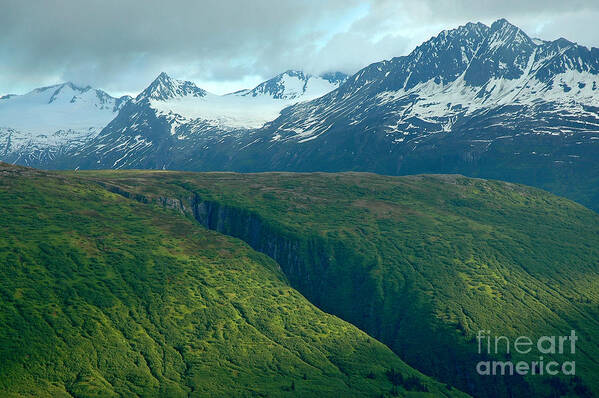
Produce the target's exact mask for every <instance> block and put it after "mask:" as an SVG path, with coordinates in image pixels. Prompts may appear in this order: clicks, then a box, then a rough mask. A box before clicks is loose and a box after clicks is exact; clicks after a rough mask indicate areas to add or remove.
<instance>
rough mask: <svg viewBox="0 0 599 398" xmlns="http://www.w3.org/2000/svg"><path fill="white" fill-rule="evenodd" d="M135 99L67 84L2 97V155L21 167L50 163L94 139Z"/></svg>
mask: <svg viewBox="0 0 599 398" xmlns="http://www.w3.org/2000/svg"><path fill="white" fill-rule="evenodd" d="M129 100H130V97H122V98H113V97H111V96H110V95H108V94H106V93H105V92H104V91H102V90H97V89H93V88H91V87H89V86H87V87H79V86H76V85H75V84H73V83H70V82H69V83H63V84H58V85H54V86H49V87H43V88H38V89H35V90H33V91H31V92H29V93H27V94H24V95H9V96H3V97H2V98H1V99H0V154H1V156H2V158H3V159H6V160H9V161H12V162H19V163H22V164H30V163H32V162H33V163H35V162H37V161H38V160H39V158H40V157H41V158H47V159H51V158H52V157H53V156H54V155H55V154H56V152H57V151H65V150H68V149H69V148H71V147H75V146H77V145H79V144H81V143H83V142H86V141H88V140H90V139H92V138H93V137H95V136H96V135H97V134H98V133H99V132H100V130H101V129H102V128H104V126H106V125H107V124H108V122H110V120H112V119H113V118H114V117H115V116H116V114H117V113H118V111H119V110H120V109H121V107H122V106H123V105H124V104H125V103H126V102H127V101H129Z"/></svg>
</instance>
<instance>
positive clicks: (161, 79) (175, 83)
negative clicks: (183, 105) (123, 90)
mask: <svg viewBox="0 0 599 398" xmlns="http://www.w3.org/2000/svg"><path fill="white" fill-rule="evenodd" d="M188 95H191V96H194V97H203V96H205V95H206V91H205V90H202V89H201V88H199V87H197V86H196V85H195V84H194V83H193V82H190V81H183V80H176V79H173V78H172V77H170V76H169V75H168V74H166V72H161V73H160V74H159V75H158V76H157V77H156V79H154V81H153V82H152V83H151V84H150V85H149V86H148V87H147V88H146V89H145V90H144V91H142V92H141V94H139V95H138V96H137V97H136V101H137V100H142V99H145V98H148V99H150V98H151V99H155V100H162V101H164V100H167V99H169V98H175V97H185V96H188Z"/></svg>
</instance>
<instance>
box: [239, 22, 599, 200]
mask: <svg viewBox="0 0 599 398" xmlns="http://www.w3.org/2000/svg"><path fill="white" fill-rule="evenodd" d="M264 153H268V156H264V155H263V154H264ZM228 167H229V168H231V169H235V170H243V171H247V170H294V171H316V170H325V171H338V170H362V171H374V172H379V173H384V174H412V173H461V174H467V175H471V176H482V177H488V178H497V179H503V180H508V181H515V182H522V183H526V184H529V185H536V186H540V187H543V188H546V189H549V190H552V191H554V192H556V193H559V194H563V195H566V196H570V197H573V198H575V199H578V200H580V201H582V202H583V203H585V204H587V205H590V206H593V207H595V208H599V49H597V48H592V49H589V48H586V47H584V46H580V45H577V44H576V43H572V42H570V41H568V40H566V39H559V40H555V41H541V40H533V39H530V38H529V37H528V36H527V35H526V33H524V32H523V31H522V30H520V29H519V28H517V27H516V26H514V25H512V24H510V23H509V22H507V21H506V20H498V21H496V22H495V23H493V24H492V25H491V26H486V25H484V24H481V23H478V24H474V23H469V24H467V25H465V26H462V27H459V28H457V29H454V30H448V31H444V32H441V33H440V34H439V35H437V36H436V37H433V38H431V39H430V40H428V41H427V42H425V43H423V44H422V45H421V46H419V47H417V48H416V49H415V50H414V51H412V52H411V53H410V54H409V55H407V56H403V57H397V58H393V59H391V60H388V61H382V62H378V63H375V64H372V65H369V66H368V67H366V68H364V69H362V70H361V71H359V72H358V73H356V74H355V75H353V76H351V77H350V78H348V80H347V81H346V83H344V84H343V85H341V86H340V87H339V89H337V90H335V91H332V92H330V93H329V94H327V95H324V96H322V97H320V98H318V99H315V100H313V101H310V102H306V103H301V104H297V105H294V106H291V107H289V108H287V109H285V110H284V111H283V112H282V114H281V116H280V117H279V118H277V119H276V120H275V121H273V122H272V123H269V124H268V125H266V126H265V127H264V128H262V129H259V130H257V131H255V132H254V133H253V134H252V137H251V140H248V142H247V146H246V147H244V148H241V149H239V151H238V152H237V153H236V154H235V155H234V160H233V161H231V162H230V163H229V165H228ZM573 192H574V194H572V193H573Z"/></svg>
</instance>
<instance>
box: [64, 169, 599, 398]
mask: <svg viewBox="0 0 599 398" xmlns="http://www.w3.org/2000/svg"><path fill="white" fill-rule="evenodd" d="M65 175H70V174H69V173H66V174H65ZM80 175H85V176H86V177H87V178H89V179H90V180H94V181H96V182H98V183H99V184H101V185H102V186H105V187H107V188H108V189H110V190H112V191H114V192H119V193H120V194H122V195H124V196H127V197H131V198H135V199H137V200H138V201H141V202H149V203H157V204H160V205H163V206H166V207H168V208H173V209H176V210H177V211H179V212H183V213H185V214H186V215H187V216H188V218H195V219H196V220H197V221H199V222H201V223H203V224H204V225H206V226H208V227H209V228H211V229H215V230H218V231H221V232H223V233H225V234H228V235H232V236H237V237H240V238H242V239H244V240H245V241H246V242H248V243H249V244H250V245H251V246H252V247H253V248H255V249H256V250H258V251H261V252H263V253H266V254H268V255H269V256H271V257H272V258H274V259H276V260H277V262H278V263H279V264H280V265H281V267H282V270H283V271H284V273H285V275H286V277H287V278H288V279H289V281H290V283H291V285H292V286H293V287H295V288H297V289H298V290H299V291H300V292H301V293H302V294H303V295H304V296H306V297H307V298H308V299H309V300H310V301H311V302H312V303H314V304H316V305H317V306H318V307H320V308H321V309H323V310H325V311H327V312H330V313H333V314H335V315H337V316H339V317H341V318H343V319H345V320H347V321H349V322H351V323H353V324H354V325H356V326H358V327H359V328H361V329H362V330H364V331H366V332H367V333H369V334H370V335H371V336H373V337H375V338H377V339H379V340H380V341H382V342H384V343H385V344H387V345H388V346H389V347H391V348H392V349H393V350H394V351H395V352H396V353H397V354H399V356H400V357H401V358H402V359H404V360H405V361H406V362H408V363H409V364H410V365H412V366H414V367H416V368H418V369H419V370H421V371H424V372H425V373H427V374H429V375H432V376H434V377H436V378H438V379H440V380H442V381H444V382H447V383H450V384H453V385H456V386H458V387H460V388H462V389H464V390H466V391H469V392H471V393H473V395H476V396H489V397H495V396H500V397H501V396H509V395H510V394H512V395H513V396H590V395H591V394H592V393H595V394H599V215H597V214H596V213H594V212H592V211H590V210H588V209H586V208H584V207H582V206H580V205H578V204H575V203H573V202H571V201H569V200H566V199H563V198H559V197H556V196H553V195H551V194H549V193H547V192H544V191H541V190H538V189H533V188H528V187H524V186H521V185H516V184H509V183H502V182H496V181H486V180H478V179H469V178H465V177H461V176H412V177H384V176H378V175H373V174H363V173H342V174H324V173H316V174H289V173H267V174H254V175H252V174H245V175H243V174H232V173H208V174H197V173H171V172H139V171H126V172H125V171H123V172H114V171H109V172H86V173H85V174H80ZM481 329H483V330H491V331H492V335H493V336H500V335H504V336H507V337H509V338H511V339H515V338H516V337H518V336H528V337H530V338H534V339H538V338H539V337H541V336H545V335H546V336H561V335H568V334H570V331H571V330H575V331H576V333H577V335H579V336H580V340H579V341H578V345H577V346H576V353H575V354H574V355H572V356H567V355H565V354H564V355H561V356H557V357H552V356H551V355H545V360H546V361H547V360H550V359H552V358H553V359H556V360H559V361H560V363H561V362H563V361H566V360H575V361H576V377H572V376H567V377H558V376H548V375H544V376H539V375H536V376H527V377H525V378H523V377H521V376H513V377H507V376H504V377H502V376H493V377H490V376H478V375H477V374H476V372H475V365H476V363H477V362H478V361H479V360H481V358H483V359H484V357H481V356H480V355H478V353H477V352H476V350H477V342H476V339H475V338H476V334H477V332H478V331H479V330H481ZM493 358H494V359H503V360H506V359H510V358H511V359H514V360H525V361H528V362H530V361H535V360H538V355H536V356H532V357H531V356H530V355H529V356H526V355H522V356H519V355H518V354H517V353H513V352H511V353H510V354H509V355H508V354H507V353H506V352H505V350H503V351H501V350H500V352H499V354H497V355H493Z"/></svg>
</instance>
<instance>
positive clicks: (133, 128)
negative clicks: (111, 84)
mask: <svg viewBox="0 0 599 398" xmlns="http://www.w3.org/2000/svg"><path fill="white" fill-rule="evenodd" d="M345 77H346V76H345V75H343V74H341V73H333V74H328V75H325V77H320V76H314V75H310V74H305V73H303V72H299V71H287V72H284V73H281V74H280V75H278V76H275V77H274V78H272V79H269V80H267V81H265V82H263V83H261V84H259V85H258V86H256V87H255V88H253V89H251V90H240V91H237V92H234V93H230V94H226V95H216V94H213V93H210V92H207V91H205V90H203V89H201V88H199V87H197V86H195V84H194V83H192V82H188V81H181V80H176V79H173V78H171V77H170V76H168V75H167V74H166V73H161V74H160V75H159V76H158V77H157V78H156V80H154V82H152V84H150V86H148V88H146V89H145V90H144V91H143V92H141V93H140V94H139V95H138V96H137V97H136V98H135V99H134V100H132V101H131V102H130V103H129V104H127V106H125V107H124V108H123V109H122V110H121V112H120V113H119V115H118V116H117V117H116V118H115V119H114V120H113V121H112V122H111V123H109V124H108V125H107V126H106V128H105V129H104V130H103V131H102V133H101V134H100V135H99V136H98V137H96V138H95V139H94V140H92V141H90V143H89V144H88V145H86V146H85V147H84V148H82V149H81V153H82V154H85V161H87V162H89V160H91V159H94V163H85V161H84V163H82V164H78V166H83V167H110V168H122V167H158V168H162V167H164V168H168V167H172V165H173V164H176V162H175V161H174V158H173V157H171V156H170V154H171V153H175V152H177V153H180V152H181V151H183V152H185V150H186V149H185V148H196V149H197V148H205V147H207V146H208V147H213V146H214V145H218V142H222V140H223V139H226V138H227V137H231V136H233V137H238V138H239V140H240V141H243V139H244V137H246V136H247V135H248V131H250V130H252V129H258V128H260V127H262V126H264V125H265V124H266V123H269V122H271V121H273V120H275V119H276V118H277V117H278V116H279V115H280V112H281V110H282V109H284V108H286V107H288V106H290V105H294V104H297V103H300V102H304V101H309V100H312V99H315V98H318V97H320V96H322V95H324V94H326V93H328V92H329V91H331V90H334V89H336V88H337V87H338V86H339V84H340V83H342V82H343V81H344V78H345ZM175 148H179V149H177V150H176V151H175ZM176 156H177V155H174V157H176ZM144 162H149V163H144Z"/></svg>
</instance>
